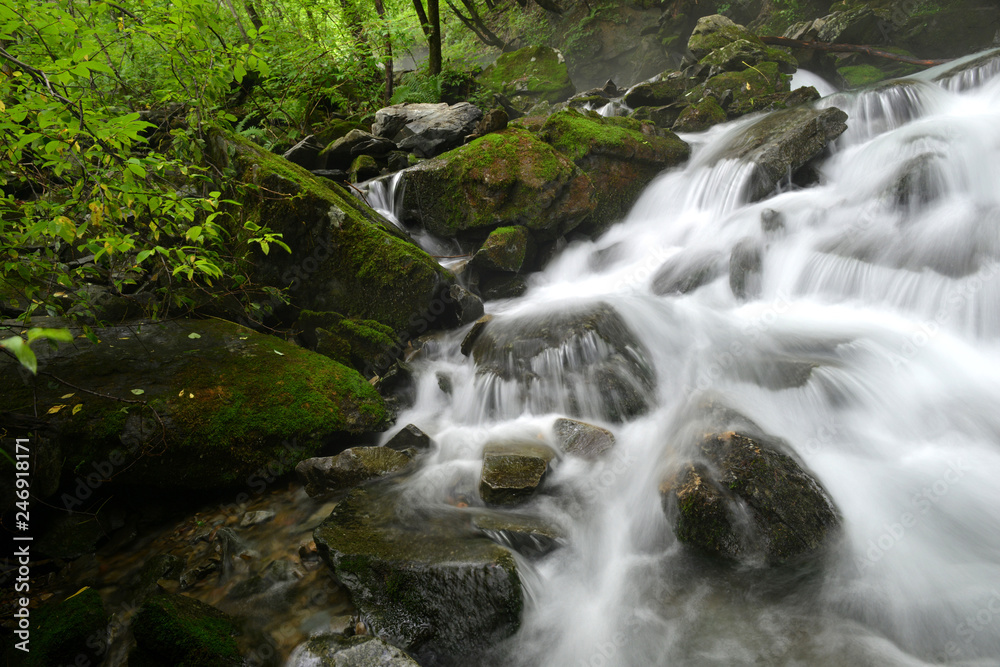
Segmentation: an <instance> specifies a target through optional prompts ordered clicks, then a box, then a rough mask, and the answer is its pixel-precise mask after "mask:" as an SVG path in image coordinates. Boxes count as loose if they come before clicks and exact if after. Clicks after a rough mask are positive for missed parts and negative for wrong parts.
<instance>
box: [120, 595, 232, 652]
mask: <svg viewBox="0 0 1000 667" xmlns="http://www.w3.org/2000/svg"><path fill="white" fill-rule="evenodd" d="M132 634H133V635H134V636H135V648H134V649H133V650H132V652H131V653H130V654H129V658H128V664H129V665H130V667H173V666H174V665H190V666H191V667H229V666H230V665H231V666H232V667H240V666H241V665H244V664H246V663H245V662H244V659H243V657H242V656H241V655H240V651H239V648H238V647H237V645H236V640H235V639H234V637H235V636H236V635H237V634H239V631H238V629H237V627H236V624H235V622H234V620H233V619H232V618H231V617H230V616H228V615H227V614H225V613H223V612H221V611H219V610H218V609H216V608H215V607H213V606H211V605H208V604H205V603H204V602H201V601H199V600H195V599H194V598H190V597H187V596H184V595H175V594H170V593H165V594H163V595H158V596H156V597H153V598H151V599H150V600H149V601H148V602H146V604H144V605H143V606H142V608H141V609H140V610H139V613H138V614H137V615H136V617H135V620H134V621H133V622H132Z"/></svg>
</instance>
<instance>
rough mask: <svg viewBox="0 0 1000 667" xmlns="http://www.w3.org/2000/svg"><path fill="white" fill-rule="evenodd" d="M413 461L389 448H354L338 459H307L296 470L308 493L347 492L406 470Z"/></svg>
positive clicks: (312, 494)
mask: <svg viewBox="0 0 1000 667" xmlns="http://www.w3.org/2000/svg"><path fill="white" fill-rule="evenodd" d="M411 461H412V459H411V458H410V457H409V456H407V455H406V454H404V453H402V452H398V451H396V450H395V449H391V448H389V447H351V448H349V449H345V450H344V451H342V452H341V453H339V454H337V455H336V456H323V457H318V458H312V459H306V460H305V461H301V462H300V463H299V464H298V465H297V466H295V473H296V474H297V475H298V476H299V477H300V478H301V479H302V481H303V482H305V485H306V493H308V494H309V495H310V496H319V495H323V494H327V493H332V492H334V491H344V490H346V489H350V488H352V487H355V486H358V485H359V484H363V483H364V482H367V481H370V480H373V479H377V478H380V477H385V476H386V475H388V474H390V473H393V472H396V471H397V470H401V469H402V468H405V467H406V466H408V465H409V464H410V463H411Z"/></svg>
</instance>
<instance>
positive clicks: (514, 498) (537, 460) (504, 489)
mask: <svg viewBox="0 0 1000 667" xmlns="http://www.w3.org/2000/svg"><path fill="white" fill-rule="evenodd" d="M553 458H555V452H553V451H552V448H550V447H549V446H548V445H544V444H539V443H536V442H533V441H525V442H511V443H494V444H489V445H487V446H486V448H485V449H484V451H483V469H482V474H481V476H480V481H479V496H480V497H481V498H482V499H483V502H485V503H486V504H487V505H519V504H521V503H523V502H525V501H526V500H528V499H529V498H531V496H532V495H534V493H535V491H536V490H537V489H538V487H539V485H541V483H542V479H543V478H544V477H545V475H546V473H548V471H549V465H550V463H551V462H552V459H553Z"/></svg>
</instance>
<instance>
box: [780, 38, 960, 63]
mask: <svg viewBox="0 0 1000 667" xmlns="http://www.w3.org/2000/svg"><path fill="white" fill-rule="evenodd" d="M760 39H761V41H762V42H764V43H765V44H771V45H772V46H788V47H791V48H793V49H812V50H814V51H831V52H834V53H864V54H866V55H869V56H872V57H874V58H885V59H886V60H895V61H897V62H901V63H908V64H910V65H922V66H924V67H933V66H934V65H943V64H945V63H949V62H951V60H922V59H920V58H912V57H910V56H902V55H899V54H898V53H890V52H889V51H883V50H882V49H876V48H874V47H871V46H861V45H859V44H832V43H830V42H804V41H802V40H800V39H788V38H787V37H767V36H765V37H761V38H760Z"/></svg>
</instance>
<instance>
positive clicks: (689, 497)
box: [660, 431, 841, 564]
mask: <svg viewBox="0 0 1000 667" xmlns="http://www.w3.org/2000/svg"><path fill="white" fill-rule="evenodd" d="M781 449H783V446H782V445H781V443H780V442H778V441H774V440H769V439H766V438H764V437H758V436H753V437H751V436H747V435H743V434H740V433H736V432H733V431H727V432H725V433H716V434H713V435H709V436H707V437H705V438H704V440H703V441H702V442H701V444H700V446H699V448H698V451H699V453H700V455H701V456H702V457H703V459H702V460H699V461H697V462H693V463H689V464H687V465H685V466H683V467H682V468H681V469H680V471H679V472H677V473H676V474H675V475H674V476H673V477H672V478H671V479H669V480H667V481H665V482H664V483H663V484H662V485H661V487H660V493H661V495H662V498H663V506H664V511H665V512H666V513H667V516H668V517H669V518H670V519H671V521H672V522H673V523H674V532H675V533H676V535H677V539H679V540H680V541H681V542H684V543H685V544H689V545H691V546H694V547H697V548H699V549H701V550H703V551H706V552H708V553H712V554H716V555H718V556H722V557H725V558H729V559H732V560H737V561H740V562H746V563H756V562H760V561H766V562H768V563H773V564H777V563H784V562H787V561H790V560H793V559H796V558H799V557H802V556H805V555H808V554H811V553H815V552H817V551H819V550H820V549H821V548H822V547H823V546H825V545H826V544H827V543H828V541H829V539H830V537H831V536H832V534H833V533H834V532H835V531H836V530H837V529H838V528H839V526H840V523H841V519H840V516H839V514H838V512H837V509H836V508H835V507H834V505H833V503H832V501H831V500H830V499H829V497H828V496H827V495H826V492H825V491H824V490H823V488H822V487H821V486H820V485H819V483H818V482H817V481H816V479H815V478H813V476H812V475H810V474H809V473H808V472H806V471H805V470H804V469H803V468H802V466H801V465H800V464H799V463H798V462H797V461H796V460H795V459H793V458H792V457H791V456H789V455H788V454H785V453H783V452H782V451H781Z"/></svg>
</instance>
